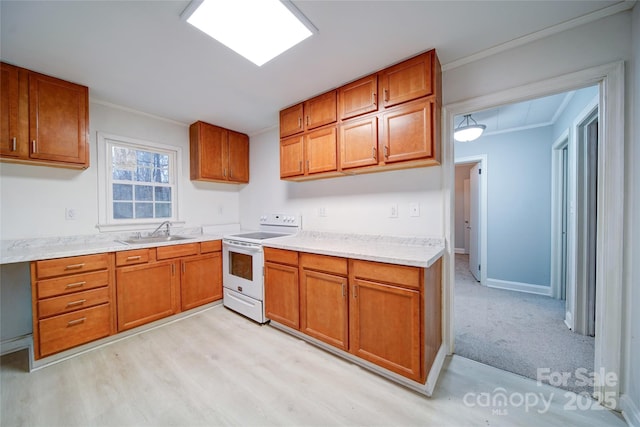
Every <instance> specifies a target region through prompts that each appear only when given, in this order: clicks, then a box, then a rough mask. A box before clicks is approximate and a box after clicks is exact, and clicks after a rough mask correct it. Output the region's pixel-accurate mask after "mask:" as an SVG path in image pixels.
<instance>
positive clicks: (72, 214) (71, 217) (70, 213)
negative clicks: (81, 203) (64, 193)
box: [64, 208, 78, 221]
mask: <svg viewBox="0 0 640 427" xmlns="http://www.w3.org/2000/svg"><path fill="white" fill-rule="evenodd" d="M77 217H78V211H76V210H75V208H65V210H64V219H66V220H67V221H75V220H76V219H77Z"/></svg>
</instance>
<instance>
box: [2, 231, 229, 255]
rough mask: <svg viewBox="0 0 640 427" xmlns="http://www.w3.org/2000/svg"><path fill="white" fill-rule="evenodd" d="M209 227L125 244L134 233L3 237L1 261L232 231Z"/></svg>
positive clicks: (99, 250) (215, 236)
mask: <svg viewBox="0 0 640 427" xmlns="http://www.w3.org/2000/svg"><path fill="white" fill-rule="evenodd" d="M238 229H239V227H233V228H231V229H229V230H227V231H223V230H222V229H220V230H216V229H215V228H214V229H213V230H207V229H206V227H205V228H204V230H203V228H202V227H197V228H185V229H176V230H172V233H171V234H172V235H176V236H181V237H186V239H184V240H175V241H169V242H152V243H135V244H131V243H125V242H124V240H126V239H127V238H129V237H131V233H117V234H116V233H104V234H95V235H84V236H65V237H46V238H34V239H19V240H2V241H1V242H0V264H11V263H16V262H27V261H38V260H42V259H53V258H63V257H69V256H78V255H90V254H98V253H105V252H119V251H127V250H131V249H141V248H153V247H157V246H169V245H183V244H187V243H194V242H206V241H210V240H219V239H222V236H224V235H225V234H227V233H228V232H231V231H237V230H238Z"/></svg>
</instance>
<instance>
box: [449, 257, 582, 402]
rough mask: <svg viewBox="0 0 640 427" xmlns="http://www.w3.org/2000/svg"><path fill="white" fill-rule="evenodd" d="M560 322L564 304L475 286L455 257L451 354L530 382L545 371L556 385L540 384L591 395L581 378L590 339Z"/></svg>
mask: <svg viewBox="0 0 640 427" xmlns="http://www.w3.org/2000/svg"><path fill="white" fill-rule="evenodd" d="M563 320H564V301H560V300H557V299H553V298H550V297H545V296H541V295H533V294H526V293H522V292H514V291H507V290H502V289H493V288H487V287H484V286H480V284H479V283H478V282H477V281H476V280H475V279H474V278H473V276H472V275H471V273H470V272H469V261H468V256H467V255H460V254H457V255H456V282H455V313H454V321H455V324H454V329H455V331H456V342H455V353H456V354H458V355H460V356H463V357H467V358H469V359H472V360H475V361H478V362H481V363H484V364H487V365H490V366H494V367H497V368H499V369H503V370H505V371H509V372H513V373H516V374H519V375H522V376H525V377H528V378H533V379H537V374H538V368H547V369H548V371H547V372H549V373H550V374H552V375H551V378H552V380H555V379H558V381H551V382H550V381H544V382H545V383H551V384H552V385H555V386H557V387H560V388H563V389H566V390H571V391H575V392H576V393H580V392H587V393H591V391H592V385H591V384H589V383H590V381H585V376H589V374H591V373H592V372H593V360H594V338H593V337H587V336H584V335H579V334H575V333H573V332H572V331H570V330H569V329H568V328H567V327H566V325H565V324H564V322H563ZM560 375H564V376H565V377H566V378H567V379H566V381H564V380H560V378H561V376H560ZM554 382H555V384H554ZM585 383H586V384H585Z"/></svg>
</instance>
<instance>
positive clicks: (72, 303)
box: [67, 299, 87, 307]
mask: <svg viewBox="0 0 640 427" xmlns="http://www.w3.org/2000/svg"><path fill="white" fill-rule="evenodd" d="M85 302H87V300H86V299H79V300H78V301H72V302H68V303H67V307H74V306H76V305H82V304H84V303H85Z"/></svg>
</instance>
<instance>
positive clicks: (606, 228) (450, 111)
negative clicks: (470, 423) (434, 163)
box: [442, 61, 625, 409]
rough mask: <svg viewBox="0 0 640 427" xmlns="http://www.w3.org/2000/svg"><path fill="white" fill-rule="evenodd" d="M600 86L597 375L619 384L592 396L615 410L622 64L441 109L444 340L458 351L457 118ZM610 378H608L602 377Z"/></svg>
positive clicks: (597, 387)
mask: <svg viewBox="0 0 640 427" xmlns="http://www.w3.org/2000/svg"><path fill="white" fill-rule="evenodd" d="M593 85H599V99H600V103H599V105H600V110H599V123H600V124H601V125H600V128H599V130H598V132H599V140H600V142H601V143H600V144H599V146H598V202H597V204H598V209H597V210H598V213H597V216H598V217H597V221H598V223H597V241H598V246H597V266H596V269H597V275H596V283H597V295H596V302H597V307H596V337H595V358H594V371H595V372H600V371H601V370H603V371H604V372H606V373H615V375H617V378H618V381H610V382H605V383H604V384H603V383H597V384H595V385H594V396H595V397H596V398H597V399H598V401H600V402H601V403H602V404H603V405H604V406H606V407H608V408H611V409H616V408H617V407H618V406H619V404H618V402H619V397H620V381H619V379H620V369H621V355H622V348H621V347H622V330H623V329H624V325H623V322H622V310H621V307H622V291H623V286H622V283H623V277H622V276H623V265H622V264H623V262H622V261H623V258H624V253H623V241H624V234H623V231H624V228H623V227H624V125H625V118H624V101H625V96H624V61H617V62H613V63H610V64H605V65H600V66H597V67H592V68H588V69H585V70H581V71H577V72H573V73H569V74H565V75H561V76H557V77H553V78H549V79H546V80H542V81H539V82H535V83H529V84H524V85H522V86H518V87H513V88H510V89H506V90H503V91H500V92H495V93H491V94H488V95H484V96H479V97H476V98H472V99H469V100H465V101H460V102H456V103H451V104H447V105H445V106H443V108H442V138H443V139H442V168H443V198H444V235H445V239H446V245H445V254H444V266H443V267H444V268H443V292H442V298H443V301H442V303H443V325H442V327H443V338H444V340H445V346H446V347H447V348H448V351H449V354H451V353H453V351H454V342H455V332H454V328H453V307H454V294H453V283H454V278H455V257H454V254H453V249H452V245H453V242H454V237H455V236H454V232H455V231H454V227H453V224H455V222H454V221H455V218H454V215H455V212H454V209H455V205H454V203H455V194H454V190H453V189H454V185H453V183H454V181H453V180H454V173H455V165H454V159H455V157H454V141H453V129H454V126H455V124H454V120H453V118H454V117H455V116H457V115H460V114H465V113H467V112H470V111H478V110H483V109H488V108H495V107H497V106H499V105H503V104H509V103H513V102H519V101H524V100H528V99H531V98H534V97H540V96H546V95H551V94H555V93H559V92H567V91H571V90H575V89H579V88H582V87H586V86H593ZM604 377H607V375H604Z"/></svg>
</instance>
